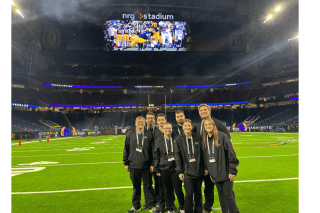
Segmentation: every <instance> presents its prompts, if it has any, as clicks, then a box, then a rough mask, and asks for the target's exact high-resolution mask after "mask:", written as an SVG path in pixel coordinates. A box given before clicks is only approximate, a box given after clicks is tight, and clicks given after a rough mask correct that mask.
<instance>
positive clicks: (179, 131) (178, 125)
mask: <svg viewBox="0 0 320 213" xmlns="http://www.w3.org/2000/svg"><path fill="white" fill-rule="evenodd" d="M178 132H179V135H181V132H180V128H179V125H178Z"/></svg>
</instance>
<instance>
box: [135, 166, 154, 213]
mask: <svg viewBox="0 0 320 213" xmlns="http://www.w3.org/2000/svg"><path fill="white" fill-rule="evenodd" d="M150 174H151V173H150V170H149V169H130V179H131V181H132V184H133V195H132V205H133V207H134V208H135V209H140V207H141V203H140V200H141V179H142V182H143V189H144V192H145V193H146V198H147V200H148V204H149V205H150V207H155V206H156V204H157V203H156V200H155V195H154V191H153V189H152V185H150V184H149V176H150Z"/></svg>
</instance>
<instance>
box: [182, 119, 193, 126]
mask: <svg viewBox="0 0 320 213" xmlns="http://www.w3.org/2000/svg"><path fill="white" fill-rule="evenodd" d="M186 122H189V123H191V125H192V121H191V120H190V119H184V120H183V121H182V125H183V124H184V123H186Z"/></svg>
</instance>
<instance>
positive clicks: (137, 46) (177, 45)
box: [62, 19, 246, 53]
mask: <svg viewBox="0 0 320 213" xmlns="http://www.w3.org/2000/svg"><path fill="white" fill-rule="evenodd" d="M62 31H63V32H64V34H65V35H66V37H67V42H66V49H67V50H80V51H81V50H84V51H105V52H107V51H111V52H115V51H123V52H130V51H131V52H132V51H149V52H150V51H162V52H164V51H176V52H179V51H188V52H193V51H213V52H243V53H245V52H246V31H243V30H242V28H241V26H240V25H236V24H233V23H211V22H190V23H188V22H186V21H175V20H160V21H157V20H156V21H150V20H144V21H139V20H116V19H113V20H108V19H107V21H103V22H102V24H101V23H100V24H99V25H98V24H94V25H93V24H91V23H85V24H81V25H80V24H79V25H78V24H77V25H72V26H67V27H64V28H62Z"/></svg>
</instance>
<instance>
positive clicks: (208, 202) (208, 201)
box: [197, 104, 239, 212]
mask: <svg viewBox="0 0 320 213" xmlns="http://www.w3.org/2000/svg"><path fill="white" fill-rule="evenodd" d="M198 111H199V115H200V117H201V119H202V121H201V122H200V123H199V124H198V127H197V133H198V135H199V136H200V137H202V133H203V120H204V119H206V118H210V117H211V107H210V106H209V105H206V104H201V105H200V106H198ZM212 120H213V121H214V122H215V125H216V127H217V129H218V131H220V132H223V133H225V134H226V135H227V137H228V138H229V139H230V141H231V136H230V133H229V131H228V129H227V127H226V126H225V125H224V124H223V123H222V122H221V121H220V120H218V119H215V118H212ZM204 185H205V188H204V197H205V203H204V205H203V207H204V210H205V211H206V212H211V211H212V205H213V203H214V185H215V184H214V183H213V182H212V181H211V180H210V178H209V176H205V177H204ZM232 194H233V196H234V192H233V191H232ZM237 212H239V211H237Z"/></svg>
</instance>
